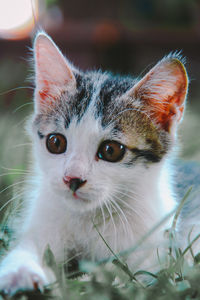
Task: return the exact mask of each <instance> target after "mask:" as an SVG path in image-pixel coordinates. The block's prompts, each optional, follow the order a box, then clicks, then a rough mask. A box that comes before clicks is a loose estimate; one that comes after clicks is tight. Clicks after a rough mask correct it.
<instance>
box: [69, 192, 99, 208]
mask: <svg viewBox="0 0 200 300" xmlns="http://www.w3.org/2000/svg"><path fill="white" fill-rule="evenodd" d="M65 202H66V205H67V206H68V208H69V210H70V211H73V212H77V211H78V212H79V213H80V212H81V213H84V212H87V211H91V210H93V209H95V208H96V206H97V204H96V201H91V199H90V197H88V196H87V195H85V194H83V193H80V192H76V193H71V192H67V193H66V194H65Z"/></svg>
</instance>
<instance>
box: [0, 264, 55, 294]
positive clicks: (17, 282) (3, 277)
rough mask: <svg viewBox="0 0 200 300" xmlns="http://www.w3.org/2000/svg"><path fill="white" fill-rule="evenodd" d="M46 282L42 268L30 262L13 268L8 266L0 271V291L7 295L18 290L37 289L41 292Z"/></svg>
mask: <svg viewBox="0 0 200 300" xmlns="http://www.w3.org/2000/svg"><path fill="white" fill-rule="evenodd" d="M48 283H49V282H48V280H47V277H46V275H45V273H44V271H43V270H42V268H41V267H40V266H38V265H36V264H33V265H32V264H30V262H29V263H28V264H27V265H26V264H24V265H21V266H17V267H16V268H15V267H14V268H13V269H11V268H10V267H8V268H6V269H3V270H1V272H0V291H1V293H2V294H5V295H9V296H12V295H14V294H15V293H17V292H18V291H31V290H37V291H38V290H39V291H41V292H43V290H44V288H45V286H47V284H48Z"/></svg>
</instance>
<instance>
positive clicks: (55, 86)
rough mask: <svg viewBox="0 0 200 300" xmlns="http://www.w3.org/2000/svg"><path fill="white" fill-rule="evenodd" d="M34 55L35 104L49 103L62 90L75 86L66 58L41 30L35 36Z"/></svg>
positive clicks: (54, 99)
mask: <svg viewBox="0 0 200 300" xmlns="http://www.w3.org/2000/svg"><path fill="white" fill-rule="evenodd" d="M34 57H35V82H36V92H35V97H36V106H38V105H39V106H40V105H41V104H43V106H44V105H46V106H47V105H51V104H52V103H53V102H54V101H56V98H57V97H58V96H59V95H60V93H61V92H62V91H63V90H66V88H68V89H69V88H70V87H74V86H75V82H76V81H75V77H74V75H73V72H72V70H71V67H70V64H69V62H68V61H67V59H66V58H65V57H64V56H63V55H62V53H61V52H60V50H59V49H58V47H57V46H56V45H55V43H54V42H53V41H52V39H51V38H50V37H49V36H48V35H47V34H45V33H43V32H42V33H39V34H38V35H37V36H36V38H35V42H34ZM46 102H49V103H46Z"/></svg>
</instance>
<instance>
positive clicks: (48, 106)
mask: <svg viewBox="0 0 200 300" xmlns="http://www.w3.org/2000/svg"><path fill="white" fill-rule="evenodd" d="M34 54H35V71H36V72H35V73H36V78H35V81H36V89H35V114H34V117H33V134H34V149H35V156H36V158H37V161H38V166H39V168H40V171H41V174H42V178H43V179H42V180H43V182H44V184H45V185H47V186H48V188H49V189H51V190H52V191H54V192H56V194H57V195H58V196H60V197H62V198H63V199H65V200H66V203H67V204H68V205H69V207H70V208H71V209H75V210H81V211H85V210H88V209H93V208H96V207H101V206H102V205H106V206H107V207H108V209H109V204H110V203H111V202H115V203H117V201H118V200H119V201H123V198H124V197H125V196H127V195H128V194H129V193H130V194H132V197H133V195H134V193H133V191H135V193H136V191H137V188H138V185H140V183H141V181H142V180H147V179H148V178H149V182H151V178H150V177H151V174H153V172H154V171H155V170H157V169H158V166H159V164H161V163H162V160H163V159H164V157H165V155H166V154H167V153H168V152H169V150H170V149H171V146H172V143H173V140H174V137H175V131H176V126H177V123H178V122H179V121H180V119H181V117H182V114H183V107H184V100H185V97H186V93H187V75H186V72H185V69H184V67H183V65H182V64H181V62H180V61H179V60H177V58H176V57H175V56H169V57H167V58H165V59H163V60H162V61H161V62H160V63H158V64H157V65H156V66H155V67H154V68H153V69H152V70H151V71H150V72H149V73H148V74H147V75H146V76H145V77H144V78H143V79H142V80H140V81H138V80H135V79H133V78H131V77H122V76H120V77H119V76H113V75H112V74H110V73H102V72H100V71H98V72H95V71H93V72H85V73H83V72H81V71H78V70H76V69H75V68H74V67H73V66H71V65H70V64H69V62H68V61H67V60H66V59H65V58H64V57H63V55H62V54H61V53H60V51H59V50H58V48H57V47H56V45H55V44H54V43H53V42H52V40H51V39H50V38H49V37H48V36H46V35H45V34H39V35H38V36H37V37H36V40H35V44H34Z"/></svg>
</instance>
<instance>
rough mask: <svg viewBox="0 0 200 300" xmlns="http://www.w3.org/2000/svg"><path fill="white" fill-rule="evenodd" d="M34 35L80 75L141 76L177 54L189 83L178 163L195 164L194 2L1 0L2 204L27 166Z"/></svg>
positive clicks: (197, 19)
mask: <svg viewBox="0 0 200 300" xmlns="http://www.w3.org/2000/svg"><path fill="white" fill-rule="evenodd" d="M38 28H43V29H44V30H45V31H46V32H47V33H48V34H49V35H50V36H51V37H52V38H53V39H54V41H55V42H56V43H57V45H58V46H59V47H60V48H61V49H62V52H63V53H64V54H65V55H66V56H67V57H68V58H69V60H71V61H72V62H73V63H74V64H75V65H76V66H78V67H79V68H81V69H83V70H86V69H94V68H97V69H99V68H101V69H103V70H107V69H108V70H111V71H113V72H118V73H128V74H133V75H134V76H141V75H142V74H144V73H145V72H146V71H147V70H148V69H149V68H150V67H152V66H153V65H154V64H155V63H156V62H157V61H158V60H159V59H161V58H162V57H163V56H164V55H166V54H168V53H169V52H171V51H182V54H183V56H185V57H186V59H187V65H186V66H187V69H188V73H189V77H190V81H191V82H190V90H189V97H188V105H187V111H186V115H185V120H184V122H183V123H182V125H181V130H180V136H181V140H182V145H183V147H182V148H183V150H181V151H180V156H181V157H182V158H184V159H187V160H188V159H189V160H200V1H199V0H162V1H160V0H101V1H95V0H93V1H90V0H73V1H67V0H59V1H58V0H18V1H16V0H6V1H5V0H0V173H1V176H0V191H1V192H0V193H1V199H2V200H1V203H4V202H5V201H6V200H5V199H10V197H12V193H13V191H12V188H8V185H13V186H14V187H15V186H17V185H18V184H17V182H20V181H22V180H21V179H20V178H21V174H22V173H23V172H24V170H26V166H27V153H28V148H29V141H28V140H27V139H26V136H25V133H24V121H25V119H26V118H27V116H28V115H29V114H30V112H31V111H32V109H33V104H32V95H33V89H32V86H33V84H32V83H31V82H30V81H29V80H28V78H29V77H30V74H31V73H30V69H31V66H30V63H29V60H30V58H31V49H30V48H31V46H32V39H33V37H34V33H35V32H36V31H37V29H38ZM52 72H53V70H52ZM2 211H3V209H2Z"/></svg>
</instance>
